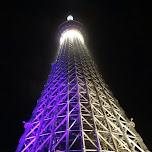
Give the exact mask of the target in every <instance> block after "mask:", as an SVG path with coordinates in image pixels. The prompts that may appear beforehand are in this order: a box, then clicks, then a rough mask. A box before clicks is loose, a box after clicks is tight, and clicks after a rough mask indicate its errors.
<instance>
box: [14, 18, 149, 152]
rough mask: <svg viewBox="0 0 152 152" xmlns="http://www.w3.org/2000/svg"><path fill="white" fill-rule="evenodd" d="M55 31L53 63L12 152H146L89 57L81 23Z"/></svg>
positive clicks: (68, 22) (64, 25)
mask: <svg viewBox="0 0 152 152" xmlns="http://www.w3.org/2000/svg"><path fill="white" fill-rule="evenodd" d="M67 20H68V21H66V22H64V23H62V24H61V25H60V26H59V29H58V37H59V38H60V44H59V53H58V57H57V60H56V62H55V63H54V64H52V70H51V73H50V75H49V78H48V80H47V82H46V84H45V86H44V90H43V91H42V93H41V98H40V99H39V100H38V101H37V106H36V108H35V109H34V111H33V113H32V117H31V119H30V120H29V121H28V122H26V123H25V125H24V127H25V132H24V134H23V135H22V137H21V139H20V141H19V145H18V147H17V149H16V152H20V151H21V152H54V151H56V152H93V151H94V152H136V151H139V152H148V151H149V150H148V149H147V147H146V145H145V144H144V142H143V140H142V138H141V137H140V135H139V134H138V133H137V132H136V130H135V128H134V127H135V125H134V123H133V121H132V120H129V119H128V118H127V116H126V115H125V113H124V111H123V109H122V108H121V107H120V105H119V103H118V101H117V100H116V99H115V98H114V96H113V94H112V92H111V91H110V90H109V88H108V86H107V85H106V83H105V82H104V80H103V78H102V76H101V75H100V74H99V73H98V70H97V67H96V65H95V64H94V62H93V61H92V59H91V56H90V55H89V52H88V49H87V46H86V43H85V32H84V28H83V26H82V24H81V23H79V22H77V21H74V20H73V17H72V16H68V18H67Z"/></svg>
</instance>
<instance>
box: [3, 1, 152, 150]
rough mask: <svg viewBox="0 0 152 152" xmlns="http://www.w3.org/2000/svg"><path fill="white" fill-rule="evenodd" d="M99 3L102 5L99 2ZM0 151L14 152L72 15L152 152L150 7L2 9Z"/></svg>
mask: <svg viewBox="0 0 152 152" xmlns="http://www.w3.org/2000/svg"><path fill="white" fill-rule="evenodd" d="M99 2H100V3H99ZM1 7H2V8H1V10H2V12H1V24H2V27H1V29H0V31H1V40H0V41H1V42H0V48H1V53H2V54H1V56H0V57H1V59H0V64H1V70H0V72H1V74H0V75H1V79H0V80H1V82H0V87H1V95H0V96H1V100H0V114H1V121H0V122H1V125H0V126H1V139H2V142H0V144H2V145H0V147H1V151H6V152H12V151H15V149H16V147H17V145H18V141H19V139H20V137H21V135H22V134H23V132H24V126H23V123H22V121H28V120H29V119H30V117H31V114H32V111H33V109H34V107H35V106H36V102H37V99H38V98H40V95H41V91H42V90H43V86H44V84H45V82H46V80H47V77H48V75H49V73H50V70H51V63H52V62H54V59H55V55H56V52H57V48H58V47H57V45H58V43H57V39H56V31H57V27H58V26H59V25H60V24H61V23H62V22H63V21H65V20H66V17H67V15H69V14H72V15H73V16H74V18H75V20H77V21H80V22H81V23H82V24H83V25H84V27H85V28H86V30H87V35H88V39H87V44H88V48H89V50H90V52H91V54H92V57H93V59H94V61H95V63H96V64H97V66H98V69H99V71H100V73H101V74H102V76H103V78H104V79H105V81H106V83H107V84H108V85H109V87H110V89H111V91H112V92H113V94H114V96H115V97H116V98H117V99H118V101H119V103H120V105H121V106H122V108H123V109H124V110H125V112H126V114H127V116H128V118H134V122H135V124H136V130H137V132H139V134H140V135H141V136H142V138H143V140H144V141H145V143H146V145H147V146H148V148H149V149H150V150H152V120H151V116H152V110H151V105H150V104H151V99H150V95H151V90H149V89H148V88H149V86H150V84H149V83H150V69H151V66H150V57H149V55H148V54H147V53H146V50H148V47H149V46H150V40H151V39H149V38H148V33H149V29H150V27H151V23H150V22H151V21H150V19H149V18H148V15H149V14H150V9H151V8H150V4H148V3H146V2H144V3H143V2H142V3H141V2H139V1H135V0H130V1H128V0H123V1H116V0H115V1H113V0H111V1H110V0H100V1H96V0H92V1H85V0H83V1H82V0H77V1H70V0H65V1H52V0H50V1H49V0H47V1H43V2H36V1H35V2H27V1H25V2H22V1H12V3H10V2H8V3H7V2H6V3H5V4H4V5H1Z"/></svg>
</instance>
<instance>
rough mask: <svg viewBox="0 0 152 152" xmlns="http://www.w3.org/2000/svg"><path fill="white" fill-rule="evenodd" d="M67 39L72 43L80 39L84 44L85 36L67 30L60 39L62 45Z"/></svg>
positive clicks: (75, 31)
mask: <svg viewBox="0 0 152 152" xmlns="http://www.w3.org/2000/svg"><path fill="white" fill-rule="evenodd" d="M67 38H68V39H69V40H71V41H73V39H74V38H78V39H79V40H80V41H81V42H82V43H84V39H83V36H82V35H81V33H80V32H79V31H77V30H67V31H65V32H63V33H62V35H61V38H60V45H62V43H63V42H64V40H66V39H67Z"/></svg>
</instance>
